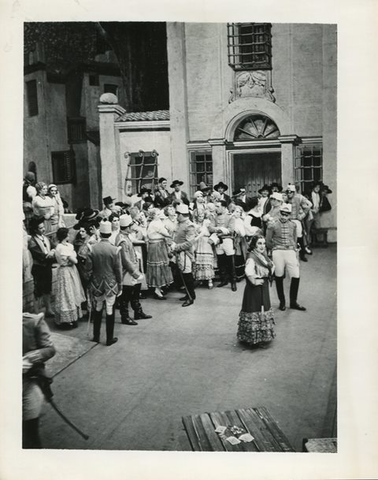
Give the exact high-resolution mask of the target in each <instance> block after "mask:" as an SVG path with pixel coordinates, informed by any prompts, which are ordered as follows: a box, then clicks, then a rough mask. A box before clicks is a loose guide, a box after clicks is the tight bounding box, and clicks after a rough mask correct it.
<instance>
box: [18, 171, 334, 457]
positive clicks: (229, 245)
mask: <svg viewBox="0 0 378 480" xmlns="http://www.w3.org/2000/svg"><path fill="white" fill-rule="evenodd" d="M182 185H183V182H182V181H180V180H175V181H173V182H172V184H171V185H170V187H171V189H172V191H168V189H167V186H168V182H167V180H166V179H165V178H160V179H159V184H158V186H157V188H156V189H155V191H154V192H152V191H151V190H150V189H148V188H144V187H142V188H141V189H140V191H139V192H138V194H136V195H134V196H130V197H128V198H127V200H126V201H124V202H116V199H114V198H112V197H110V196H108V197H106V198H104V199H103V203H104V206H103V210H101V211H99V210H95V209H93V208H90V207H88V208H83V209H80V210H78V212H77V213H76V220H77V223H76V224H75V225H74V226H73V229H71V230H70V229H68V228H66V226H65V225H64V217H63V214H64V203H63V201H62V200H61V198H60V196H59V192H58V188H57V186H56V185H54V184H51V185H46V184H45V183H43V182H39V183H35V181H34V175H33V174H32V173H31V172H28V174H27V175H26V177H25V179H24V186H23V207H24V233H25V236H24V237H25V239H26V241H25V244H26V252H30V254H29V253H27V254H26V255H25V251H24V268H27V267H28V266H29V268H30V267H31V273H32V277H33V279H34V294H35V299H36V302H35V306H36V309H35V312H34V315H33V314H24V368H25V376H24V377H25V378H24V407H25V408H24V410H25V411H24V414H25V415H24V420H25V421H26V422H28V423H27V424H26V429H25V432H26V433H27V436H28V438H29V440H30V438H32V440H31V441H30V442H31V445H34V446H35V445H38V444H39V440H38V438H37V437H38V428H37V423H38V422H35V421H33V420H35V419H37V418H38V416H39V413H38V412H39V411H40V401H41V398H40V397H41V395H40V392H39V391H38V388H36V386H35V385H36V384H35V382H34V383H33V381H32V380H31V379H30V378H31V377H30V376H28V373H27V372H28V371H30V370H31V371H33V368H31V367H33V365H34V364H36V365H39V364H40V363H43V362H44V360H46V359H47V358H50V357H51V356H52V355H53V354H54V353H55V349H54V347H53V345H52V343H51V341H50V338H49V334H48V327H47V324H45V322H44V319H43V314H42V316H41V312H43V310H42V308H43V306H44V307H45V309H44V316H45V317H53V318H54V321H55V324H56V325H57V326H58V327H60V328H75V327H77V325H78V320H79V319H80V318H81V317H82V316H83V310H82V309H84V308H85V309H86V310H87V313H88V316H89V318H90V319H91V323H93V341H94V342H97V343H99V342H100V337H101V322H102V311H103V306H104V304H105V310H106V345H107V346H111V345H113V344H115V343H116V342H117V340H118V339H117V337H115V336H114V323H115V313H114V312H115V307H116V306H118V307H119V309H120V315H121V323H122V324H123V325H131V326H134V325H138V322H137V320H142V319H147V318H152V317H151V315H149V314H147V313H145V312H144V310H143V308H142V304H141V300H142V299H143V298H145V296H146V295H147V294H150V295H151V298H153V299H154V300H156V301H165V300H167V298H169V294H170V290H171V289H172V287H174V288H176V289H177V290H182V291H183V293H185V295H184V296H183V298H180V300H181V301H182V307H189V306H191V305H193V303H194V302H195V300H196V291H195V290H196V287H197V286H199V285H201V284H202V285H203V286H204V287H206V288H208V289H209V290H211V289H213V288H214V286H215V285H214V282H215V279H217V285H216V287H217V288H222V287H227V286H228V285H229V286H230V289H231V291H232V292H235V291H236V290H237V284H238V282H240V281H241V280H242V279H244V278H245V288H244V295H243V300H242V306H241V310H240V313H239V321H238V328H237V338H238V340H239V341H240V342H241V343H244V344H248V345H250V346H254V347H256V346H258V347H264V346H266V345H267V343H268V342H270V341H271V340H272V339H273V338H274V337H275V333H274V324H275V323H274V312H273V309H272V306H271V302H270V295H269V286H270V285H271V284H272V282H273V280H275V283H276V289H277V295H278V299H279V306H278V308H279V310H281V311H284V310H285V309H286V308H287V306H289V307H290V308H291V309H295V310H299V311H305V310H306V308H305V307H303V306H302V305H300V304H299V303H298V302H297V296H298V289H299V281H300V268H299V264H300V260H301V261H304V262H306V261H307V254H311V253H312V252H311V249H310V246H311V235H312V232H313V228H314V227H315V229H316V228H317V226H318V224H319V217H320V215H321V213H322V211H326V210H328V209H330V208H331V207H330V204H329V201H328V200H327V194H329V193H332V192H331V191H330V190H329V188H328V187H327V186H326V185H324V184H322V183H321V182H317V183H314V184H313V185H312V189H311V192H309V194H308V195H306V196H305V195H302V194H300V193H299V192H298V191H297V188H296V187H295V186H294V185H290V184H289V185H288V186H287V187H286V188H285V190H282V188H281V187H280V186H279V185H278V184H275V183H274V184H271V185H264V186H263V187H262V188H261V189H260V190H259V195H258V196H256V197H251V198H250V197H248V196H247V193H246V190H245V189H244V188H240V189H238V190H237V191H234V192H233V195H232V196H230V195H228V194H227V193H226V192H227V191H228V186H227V185H225V184H224V183H223V182H219V183H218V184H217V185H215V186H214V187H213V188H212V187H208V186H207V185H206V184H205V183H203V182H201V184H200V185H199V188H198V190H197V191H196V192H195V194H194V197H193V199H192V201H190V199H189V197H188V195H187V194H186V193H185V192H184V191H182V189H181V188H182ZM29 259H30V260H31V261H30V262H29ZM53 268H57V276H56V289H55V304H54V310H55V311H53V309H52V305H51V291H52V269H53ZM286 276H288V277H290V299H289V303H288V305H287V304H286V299H285V294H284V278H285V277H286ZM150 305H151V304H150ZM131 310H132V311H133V317H132V316H131ZM32 331H34V333H31V332H32ZM35 332H37V334H36V333H35ZM36 342H37V343H38V342H40V345H39V346H38V345H37V344H36ZM33 436H34V437H35V436H37V437H35V438H34V440H33ZM36 438H37V439H36ZM25 442H26V443H25V445H26V444H28V440H27V439H26V440H25ZM26 448H27V447H26Z"/></svg>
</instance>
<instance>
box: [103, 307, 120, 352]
mask: <svg viewBox="0 0 378 480" xmlns="http://www.w3.org/2000/svg"><path fill="white" fill-rule="evenodd" d="M116 342H118V338H117V337H114V307H113V312H112V313H111V315H108V314H106V345H107V346H108V347H110V345H113V344H114V343H116Z"/></svg>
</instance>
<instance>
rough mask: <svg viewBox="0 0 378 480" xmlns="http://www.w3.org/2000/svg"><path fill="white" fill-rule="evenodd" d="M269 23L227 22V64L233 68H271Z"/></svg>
mask: <svg viewBox="0 0 378 480" xmlns="http://www.w3.org/2000/svg"><path fill="white" fill-rule="evenodd" d="M271 27H272V25H271V24H270V23H229V24H228V25H227V28H228V35H227V38H228V64H229V65H230V66H231V67H232V68H234V69H235V70H271V69H272V34H271Z"/></svg>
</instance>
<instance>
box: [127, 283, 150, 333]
mask: <svg viewBox="0 0 378 480" xmlns="http://www.w3.org/2000/svg"><path fill="white" fill-rule="evenodd" d="M132 288H133V290H132V295H131V308H132V309H133V310H134V320H146V319H147V318H152V315H147V314H146V313H144V312H143V309H142V305H141V304H140V289H141V288H142V284H141V283H137V284H136V285H134V287H132ZM134 324H135V325H138V324H137V322H134Z"/></svg>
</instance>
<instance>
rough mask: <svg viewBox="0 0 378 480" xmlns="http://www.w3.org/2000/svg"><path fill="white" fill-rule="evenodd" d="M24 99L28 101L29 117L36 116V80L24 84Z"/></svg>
mask: <svg viewBox="0 0 378 480" xmlns="http://www.w3.org/2000/svg"><path fill="white" fill-rule="evenodd" d="M26 97H27V101H28V111H29V117H34V116H35V115H38V92H37V80H30V81H29V82H26Z"/></svg>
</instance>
